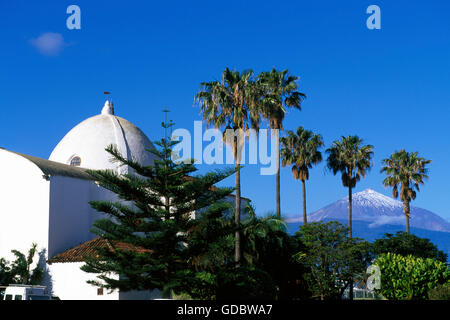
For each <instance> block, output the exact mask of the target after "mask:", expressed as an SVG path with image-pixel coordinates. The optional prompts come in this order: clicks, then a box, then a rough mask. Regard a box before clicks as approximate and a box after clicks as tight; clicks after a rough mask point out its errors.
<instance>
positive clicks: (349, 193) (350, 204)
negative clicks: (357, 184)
mask: <svg viewBox="0 0 450 320" xmlns="http://www.w3.org/2000/svg"><path fill="white" fill-rule="evenodd" d="M348 236H349V238H351V237H352V187H350V186H349V187H348Z"/></svg>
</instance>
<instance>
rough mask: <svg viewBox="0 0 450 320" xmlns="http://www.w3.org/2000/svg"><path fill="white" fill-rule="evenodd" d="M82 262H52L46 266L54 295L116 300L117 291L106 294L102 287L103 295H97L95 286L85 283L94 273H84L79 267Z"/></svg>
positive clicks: (91, 278)
mask: <svg viewBox="0 0 450 320" xmlns="http://www.w3.org/2000/svg"><path fill="white" fill-rule="evenodd" d="M83 264H84V263H83V262H72V263H52V264H50V265H49V266H48V268H49V271H50V276H51V278H52V282H53V288H52V289H53V290H52V291H53V292H52V294H53V295H54V296H57V297H59V298H60V299H61V300H118V299H119V292H118V291H114V292H113V293H111V294H108V291H107V290H105V289H103V295H101V296H99V295H97V287H95V286H92V285H90V284H88V283H86V281H87V280H95V278H96V277H95V276H96V275H95V274H92V273H86V272H84V271H82V270H81V269H80V267H81V266H82V265H83Z"/></svg>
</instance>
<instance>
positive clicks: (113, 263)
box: [82, 121, 234, 297]
mask: <svg viewBox="0 0 450 320" xmlns="http://www.w3.org/2000/svg"><path fill="white" fill-rule="evenodd" d="M172 125H173V124H172V123H171V124H168V123H167V121H166V122H164V123H162V126H163V127H164V128H165V130H167V129H168V128H169V127H170V126H172ZM177 143H178V142H174V141H171V140H169V139H167V137H165V138H164V139H161V140H160V141H159V142H157V143H156V145H157V146H158V147H157V149H154V150H149V152H152V153H153V154H155V155H156V156H157V158H158V159H157V160H155V162H154V165H152V166H143V165H142V164H140V163H137V162H135V161H133V160H128V159H126V158H125V157H123V156H122V155H121V154H120V152H119V151H118V149H117V148H116V147H115V146H113V145H111V146H109V147H108V148H107V149H106V151H107V152H109V153H110V154H111V156H112V161H114V162H116V163H118V164H119V165H120V166H128V168H129V169H130V170H129V173H127V174H122V175H120V174H118V173H117V172H114V171H112V170H95V171H93V170H90V171H89V173H90V174H91V175H92V176H93V177H94V179H95V180H96V181H97V183H98V184H99V185H100V186H101V187H103V188H105V189H107V190H110V191H111V192H113V193H114V194H116V195H117V198H118V200H117V201H91V202H90V204H91V206H92V207H93V208H94V209H96V210H97V211H99V212H101V213H104V214H106V217H105V218H103V219H100V220H97V221H95V222H94V228H93V230H92V231H93V232H94V233H96V234H98V235H99V236H100V237H101V238H103V239H105V240H107V241H108V243H112V244H114V243H118V242H122V243H126V244H127V245H129V248H128V249H125V248H124V246H121V247H119V246H116V247H114V245H113V246H110V247H108V246H105V247H103V248H98V249H97V250H98V253H99V257H100V258H93V257H87V259H86V264H85V265H84V266H83V267H82V270H84V271H86V272H90V273H95V274H97V280H91V281H89V283H91V284H93V285H96V286H99V287H103V288H106V289H110V290H114V289H120V290H123V291H128V290H154V289H158V290H161V291H162V292H163V295H164V296H165V297H167V296H168V295H169V293H170V292H177V293H189V289H190V288H186V285H189V286H192V281H194V280H195V279H196V278H199V279H201V277H198V275H197V273H199V272H201V271H202V270H203V269H205V268H207V266H206V265H207V264H208V263H211V262H205V261H207V259H206V260H205V259H203V260H202V257H206V256H208V254H207V251H208V250H210V248H211V246H204V245H203V244H204V243H205V239H204V238H205V237H209V238H208V241H209V242H211V241H214V240H217V241H219V240H220V237H221V234H223V236H226V234H227V232H228V234H232V232H234V230H231V231H226V228H220V227H218V226H221V225H222V224H220V223H219V222H218V221H219V220H220V219H222V217H223V216H224V214H225V212H226V210H231V206H230V205H229V204H228V203H226V202H225V201H223V200H224V198H225V197H226V196H228V195H230V194H231V192H232V191H233V190H234V189H233V188H217V187H215V186H214V185H215V184H216V183H218V182H220V181H222V180H223V179H225V178H227V177H228V176H230V175H232V174H234V170H233V169H229V170H222V171H215V172H210V173H207V174H204V175H194V173H195V172H196V171H197V169H196V168H195V166H194V165H193V164H192V163H193V161H190V162H189V163H186V161H185V162H177V161H176V159H174V157H173V156H172V150H173V147H174V146H175V145H176V144H177ZM194 213H195V217H194ZM200 226H210V227H209V228H201V227H200ZM211 228H216V230H215V231H214V232H215V235H216V237H215V238H212V237H211V234H209V233H210V232H209V233H208V230H211ZM224 230H225V231H224ZM202 232H206V234H202ZM198 261H203V265H202V263H200V264H199V263H198ZM205 264H206V265H205ZM115 275H120V276H119V277H117V276H115ZM187 278H189V279H187ZM187 280H189V281H187ZM200 285H201V284H200Z"/></svg>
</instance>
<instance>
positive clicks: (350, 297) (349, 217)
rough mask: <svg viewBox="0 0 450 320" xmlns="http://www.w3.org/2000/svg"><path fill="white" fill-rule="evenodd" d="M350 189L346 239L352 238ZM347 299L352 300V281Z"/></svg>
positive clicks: (350, 190)
mask: <svg viewBox="0 0 450 320" xmlns="http://www.w3.org/2000/svg"><path fill="white" fill-rule="evenodd" d="M352 207H353V205H352V187H351V186H349V187H348V237H349V238H351V237H352ZM348 295H349V299H350V300H353V279H352V280H351V281H350V288H349V292H348Z"/></svg>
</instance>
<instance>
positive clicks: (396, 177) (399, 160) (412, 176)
mask: <svg viewBox="0 0 450 320" xmlns="http://www.w3.org/2000/svg"><path fill="white" fill-rule="evenodd" d="M430 163H431V160H426V159H425V158H422V157H419V156H418V153H417V152H407V151H405V150H404V149H402V150H400V151H396V152H394V153H393V154H392V155H391V157H390V158H388V159H384V160H383V165H384V167H383V168H382V169H381V172H382V173H385V174H386V175H387V177H386V178H385V179H384V180H383V185H384V186H385V187H393V189H392V196H393V197H394V198H395V199H396V198H398V196H399V187H400V200H401V201H403V213H404V214H405V218H406V233H409V218H410V206H409V203H410V202H411V200H414V199H415V198H416V191H420V190H419V185H421V184H423V183H424V180H425V179H428V175H427V173H428V169H427V168H426V166H427V164H430Z"/></svg>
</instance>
